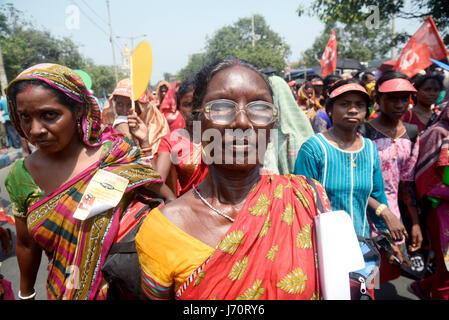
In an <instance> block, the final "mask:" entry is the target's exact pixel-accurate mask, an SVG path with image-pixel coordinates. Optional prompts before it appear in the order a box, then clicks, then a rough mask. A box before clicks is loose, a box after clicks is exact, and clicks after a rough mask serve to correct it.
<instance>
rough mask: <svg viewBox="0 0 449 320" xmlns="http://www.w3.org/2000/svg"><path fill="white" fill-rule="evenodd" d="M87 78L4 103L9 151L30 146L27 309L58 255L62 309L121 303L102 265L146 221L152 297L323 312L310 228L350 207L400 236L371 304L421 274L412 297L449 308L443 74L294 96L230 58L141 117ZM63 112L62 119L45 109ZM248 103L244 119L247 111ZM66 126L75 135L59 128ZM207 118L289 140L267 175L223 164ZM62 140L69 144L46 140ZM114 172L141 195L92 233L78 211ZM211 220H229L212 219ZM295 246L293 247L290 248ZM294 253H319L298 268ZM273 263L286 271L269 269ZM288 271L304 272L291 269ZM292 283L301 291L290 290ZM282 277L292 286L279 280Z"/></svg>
mask: <svg viewBox="0 0 449 320" xmlns="http://www.w3.org/2000/svg"><path fill="white" fill-rule="evenodd" d="M214 68H215V69H214ZM71 76H73V74H72V71H71V70H70V69H68V68H65V67H61V66H59V67H58V66H54V65H38V66H35V67H33V68H30V69H27V70H25V71H24V72H22V74H21V75H19V76H18V77H17V78H16V79H15V80H13V81H12V82H11V84H10V85H9V87H8V91H7V96H8V104H9V106H8V108H6V106H3V104H2V114H4V113H5V114H6V117H4V118H3V117H2V118H0V120H1V122H2V125H1V127H0V135H1V137H0V139H1V140H0V143H1V144H2V145H1V146H0V147H1V148H2V149H4V148H7V146H8V143H7V139H6V138H5V137H9V140H10V142H9V143H10V144H11V145H12V146H14V147H15V148H19V147H21V146H22V143H23V148H24V150H25V147H27V152H26V154H25V155H26V156H27V157H25V158H22V159H20V160H18V161H17V162H16V163H15V164H14V166H13V168H12V169H11V171H10V173H9V175H8V178H7V180H6V181H5V186H6V189H7V190H8V192H9V195H10V198H11V202H12V205H13V206H12V207H13V213H14V216H15V223H16V229H17V247H16V248H17V249H16V250H17V258H18V262H19V267H20V274H21V277H20V279H21V280H20V292H19V298H23V299H33V298H34V297H35V294H36V293H35V291H34V289H33V288H34V281H35V278H36V273H37V269H38V266H39V263H40V258H41V254H42V252H45V253H46V254H47V255H48V256H49V258H50V259H51V260H50V261H51V264H50V268H49V276H48V280H47V290H48V292H47V295H48V297H49V299H103V298H111V297H112V296H113V295H114V294H116V295H117V296H120V293H119V292H113V290H112V287H111V286H110V283H109V289H108V281H107V280H105V279H104V278H103V279H102V278H101V275H100V273H99V272H98V270H100V269H98V268H99V266H101V265H103V264H104V263H105V258H104V257H105V256H106V254H107V252H108V250H110V248H111V247H113V244H114V243H117V242H120V241H121V239H123V238H122V237H120V235H121V234H126V233H127V231H126V230H125V229H126V228H127V227H126V226H125V223H124V222H122V221H126V219H125V218H124V217H126V216H127V214H129V213H130V212H133V213H135V212H141V211H142V210H143V209H145V210H146V211H145V214H142V215H141V216H140V218H139V219H137V220H138V221H136V222H135V223H139V225H140V223H141V222H142V221H143V224H142V227H141V228H140V231H139V233H138V234H137V237H136V247H137V254H138V256H139V263H140V268H141V271H142V274H141V276H140V277H139V283H140V284H141V290H142V296H145V297H147V298H153V299H166V298H173V297H177V298H186V299H209V298H219V299H227V298H242V299H245V298H251V297H253V298H254V297H260V296H262V295H264V294H265V295H264V297H265V298H268V299H276V298H278V299H286V298H288V297H293V296H289V295H288V294H287V293H288V292H289V290H290V293H291V292H294V294H296V296H294V297H295V298H301V299H313V298H315V299H319V298H320V296H319V291H318V290H319V285H318V284H317V283H314V285H310V283H311V282H312V281H315V282H316V281H318V280H317V279H318V276H317V272H318V271H317V269H316V268H315V263H316V260H315V259H316V258H315V257H314V254H313V253H314V252H316V251H314V250H316V244H315V241H314V240H313V237H312V238H311V237H310V233H311V232H312V234H314V231H313V230H314V229H313V228H314V227H313V219H311V217H313V215H316V214H317V213H320V212H326V211H330V210H334V211H335V210H345V211H346V212H347V213H348V214H350V216H351V219H352V221H353V224H354V229H355V231H356V234H357V236H360V237H363V238H370V239H376V238H379V237H380V236H382V235H383V236H386V237H387V238H388V241H389V244H390V246H388V249H386V250H380V251H379V252H380V261H379V272H378V278H377V280H374V279H370V282H372V283H370V286H369V289H370V290H371V291H370V295H371V298H374V291H373V285H374V282H375V281H380V283H384V282H387V281H391V280H393V279H395V278H397V277H399V276H400V275H401V274H406V275H408V276H411V277H413V278H414V279H416V281H414V282H413V283H412V285H411V287H410V290H411V291H412V292H413V293H414V294H415V295H417V296H418V297H419V298H421V299H426V300H428V299H445V300H447V299H449V271H448V270H449V255H448V254H449V251H448V250H449V219H448V217H447V212H448V211H447V210H448V209H447V208H446V207H447V206H449V194H448V192H447V190H449V189H448V188H447V184H449V169H448V170H446V168H447V166H449V155H448V145H449V144H448V142H449V140H448V139H449V135H448V133H449V131H448V130H449V109H448V108H446V105H447V104H448V102H449V94H448V93H449V90H447V88H448V81H449V77H448V76H447V74H446V73H444V72H442V71H439V70H438V69H430V68H429V69H426V70H423V72H421V73H419V74H418V75H416V76H415V77H413V78H412V79H409V78H408V77H407V76H406V75H404V74H402V73H401V72H398V71H394V70H390V71H385V72H380V71H378V70H375V71H373V72H367V71H365V72H360V73H357V74H353V75H337V74H331V75H328V76H327V77H325V78H324V79H323V78H321V77H319V76H315V77H313V78H312V79H310V80H305V81H301V82H297V81H295V80H293V81H290V82H286V81H285V80H284V79H283V78H281V77H279V76H276V75H268V76H267V75H263V74H261V73H260V71H259V70H257V69H256V68H255V67H253V66H250V65H249V64H248V65H246V64H244V62H242V61H237V62H236V61H225V62H222V63H221V64H220V63H218V64H216V65H214V66H213V67H209V69H207V68H205V69H203V70H202V71H201V72H199V73H198V74H197V75H196V76H195V78H193V79H187V80H184V81H176V82H173V83H171V84H170V83H168V82H166V81H161V82H160V83H159V84H158V86H157V89H156V93H155V95H154V96H153V94H152V93H151V91H149V90H148V91H146V92H145V93H144V94H143V95H142V96H141V97H139V99H137V100H136V101H134V103H132V102H131V100H130V98H131V83H130V79H123V80H121V81H120V82H119V83H118V84H117V86H116V88H115V89H114V91H113V92H112V94H111V95H110V97H109V99H108V101H107V102H106V103H105V105H104V107H103V108H102V110H100V108H99V106H98V103H97V102H96V100H95V99H94V97H93V96H92V95H91V93H90V92H89V91H88V90H87V89H86V88H85V87H84V85H83V84H82V82H81V83H80V82H76V81H73V80H72V78H70V77H71ZM230 79H231V80H232V79H234V81H237V82H235V83H233V82H232V81H231V80H230ZM238 81H241V82H238ZM235 87H239V88H240V90H241V91H239V90H236V89H235ZM223 88H224V89H223ZM220 90H221V91H220ZM257 90H258V91H257ZM255 92H256V93H255ZM253 96H254V97H253ZM256 96H257V97H256ZM49 101H50V102H51V103H53V104H54V105H57V108H56V109H57V110H56V109H55V110H44V109H45V108H43V107H41V105H45V104H43V102H46V103H47V106H48V105H49V103H50V102H49ZM260 101H262V102H260ZM253 102H257V103H259V105H255V104H253ZM240 104H241V105H244V107H242V108H243V109H244V110H245V112H244V113H240V112H237V111H236V108H237V106H238V105H240ZM66 106H68V107H67V108H68V109H70V112H66V111H64V110H65V109H64V108H66ZM58 108H59V109H58ZM67 108H66V109H67ZM262 110H265V111H262ZM8 111H9V116H10V117H11V119H9V118H8ZM64 112H65V113H64ZM226 112H227V113H226ZM262 112H265V113H264V114H263V115H264V116H265V114H266V115H267V116H266V117H267V118H266V119H265V118H264V116H262ZM66 113H67V114H66ZM56 114H59V115H60V117H62V116H65V117H66V118H65V121H66V123H65V124H61V123H60V124H58V125H56V124H54V123H50V122H51V121H52V117H53V118H54V117H57V115H56ZM229 114H230V115H231V116H227V115H229ZM229 117H230V118H229ZM38 119H41V120H38ZM72 120H73V121H72ZM39 121H40V122H39ZM195 121H201V124H202V126H204V127H205V128H215V129H218V130H224V128H232V129H235V128H242V129H248V128H251V129H256V131H257V130H258V129H259V128H271V129H277V136H276V138H277V140H274V139H273V138H272V139H271V140H270V142H269V143H268V145H267V146H266V150H267V151H266V154H265V160H264V161H263V162H262V163H258V164H257V165H256V166H254V167H252V166H249V165H247V166H245V165H241V166H239V165H238V164H232V165H230V166H229V167H227V166H226V165H222V166H218V165H209V164H206V161H205V156H204V142H203V141H201V135H199V138H200V139H198V136H196V135H195V134H194V123H195ZM51 126H54V127H52V128H50V127H51ZM58 126H59V127H58ZM14 128H15V129H14ZM13 130H14V132H15V133H14V132H13ZM39 130H41V131H42V132H41V131H39ZM52 130H53V131H52ZM48 132H50V133H51V132H57V134H56V133H55V134H54V137H56V138H54V140H52V141H47V140H46V139H47V138H45V137H48V136H49V133H48ZM6 133H7V134H8V135H6ZM19 135H20V136H21V137H22V139H21V140H20V137H19ZM39 137H41V138H39ZM80 137H81V138H80ZM30 138H31V139H30ZM27 139H28V140H27ZM48 139H50V138H48ZM29 140H32V141H29ZM30 142H32V143H30ZM19 144H20V145H19ZM69 147H70V148H69ZM258 147H259V148H260V146H258ZM36 148H37V149H36ZM36 150H38V151H36ZM33 151H34V152H33ZM48 168H51V169H48ZM55 168H56V169H55ZM98 168H106V169H108V170H110V171H111V172H114V173H116V174H118V175H121V176H126V177H127V179H129V180H130V183H129V184H128V187H127V189H126V191H125V195H124V196H123V198H122V199H121V200H120V204H119V205H117V206H116V207H114V208H112V209H110V210H106V211H105V212H106V213H105V214H104V215H103V214H102V215H97V216H95V217H93V218H90V219H87V220H83V221H82V222H81V223H79V221H75V220H76V219H74V218H73V212H74V211H75V210H76V208H77V205H78V203H79V202H80V201H81V195H82V194H83V192H84V191H85V190H86V186H87V185H88V184H89V182H90V181H91V179H92V176H93V175H94V174H95V173H96V172H97V170H98ZM131 169H132V170H133V171H132V174H130V173H129V172H130V170H131ZM256 169H257V170H259V169H261V170H260V172H263V173H264V174H262V175H260V174H259V173H256V172H255V171H256ZM49 170H51V178H49V177H48V176H47V175H48V174H49V173H50V171H49ZM242 172H244V174H242ZM258 172H259V171H258ZM233 177H235V179H234V180H233V179H232V178H233ZM243 181H244V183H243ZM233 184H235V186H234V185H233ZM225 186H226V187H225ZM292 186H293V188H292ZM289 188H292V189H291V192H290V191H289V190H290V189H289ZM295 194H296V195H295ZM155 199H159V200H160V202H157V201H156V202H155ZM229 204H231V206H230V205H229ZM217 207H218V208H219V209H217ZM151 208H154V209H153V210H152V211H151V210H150V209H151ZM189 208H190V209H189ZM268 208H269V209H268ZM210 210H212V211H213V212H214V214H218V215H219V218H221V219H223V221H218V222H216V221H210V213H208V214H206V213H205V212H206V211H210ZM142 212H143V211H142ZM239 212H240V213H239ZM267 212H271V213H270V214H268V215H267ZM275 212H278V213H279V217H278V216H277V215H276V214H275ZM180 213H181V214H180ZM237 214H238V215H237ZM254 216H256V217H258V218H260V219H259V220H257V219H253V217H254ZM294 217H295V218H294ZM262 218H263V219H262ZM275 219H279V221H283V222H279V223H278V222H277V221H275ZM234 220H235V222H234ZM304 221H306V222H307V223H306V222H304ZM278 224H279V226H278ZM198 225H199V226H201V225H204V226H207V228H203V229H201V230H199V227H198ZM285 225H288V226H289V228H287V229H285V228H284V227H285ZM128 227H129V226H128ZM97 228H98V230H96V229H97ZM205 229H207V230H205ZM271 229H273V230H271ZM61 230H63V231H64V232H61ZM268 230H271V231H270V233H269V231H268ZM0 231H1V233H0V236H1V239H2V247H3V248H5V246H6V244H7V241H8V240H7V237H6V231H2V229H0ZM281 233H282V234H289V235H290V233H291V235H292V236H291V237H290V238H289V237H283V239H284V240H282V241H281V238H282V237H281V236H280V234H281ZM243 234H244V235H245V236H243ZM298 234H299V235H301V236H299V235H298ZM192 235H193V236H192ZM265 235H266V236H265ZM296 235H298V236H297V238H295V237H296ZM302 235H304V238H303V237H302ZM264 236H265V237H264ZM243 238H244V239H245V241H243ZM261 238H263V239H264V240H263V241H262V240H260V239H261ZM288 238H289V239H295V241H285V239H288ZM87 239H101V241H99V242H98V243H93V241H88V240H87ZM246 239H248V240H246ZM249 241H252V242H251V243H249ZM227 242H229V243H227ZM241 244H242V245H241ZM243 244H244V245H243ZM4 245H5V246H4ZM295 246H297V247H299V248H301V250H304V252H302V251H301V253H300V254H298V256H296V254H294V255H292V257H290V256H289V252H291V250H293V249H292V248H293V247H295ZM310 248H313V250H312V251H308V250H307V249H310ZM262 249H263V250H265V249H266V250H265V251H263V250H262ZM216 252H217V253H216ZM290 255H291V254H290ZM230 257H232V259H231V258H230ZM264 259H268V260H270V261H271V262H273V265H274V266H275V267H272V269H268V267H266V268H267V269H265V268H258V267H257V266H258V265H260V264H261V261H265V260H264ZM281 259H282V260H281ZM301 259H304V261H306V262H302V263H299V262H298V261H299V260H301ZM278 261H279V262H278ZM282 261H283V263H282ZM206 263H207V265H206ZM289 263H290V264H291V265H295V266H296V264H298V265H301V268H299V267H297V268H296V269H292V270H290V269H289V270H287V269H286V268H288V267H287V265H289ZM73 265H76V267H77V268H79V269H81V270H82V272H84V273H82V274H80V277H81V281H82V286H81V287H76V288H74V287H67V284H66V281H67V276H66V273H67V269H68V268H69V267H70V266H73ZM221 268H222V269H223V270H224V269H226V268H228V269H226V270H232V271H231V272H230V273H229V274H225V273H223V272H222V270H221ZM275 268H276V270H277V271H276V272H274V271H272V270H274V269H275ZM245 270H246V271H245ZM267 270H268V271H267ZM245 272H246V273H245ZM99 275H100V276H99ZM286 275H290V276H291V277H293V278H298V279H299V280H298V282H297V283H295V284H291V283H289V282H288V281H287V280H286V278H284V276H286ZM270 277H272V278H273V279H276V282H277V284H276V283H275V284H274V285H273V284H271V285H269V284H267V282H263V281H265V280H266V279H269V278H270ZM304 277H305V278H307V277H308V279H309V280H307V283H308V285H307V286H306V285H305V284H304V283H305V282H304V281H305V280H304ZM313 279H314V280H313ZM273 281H274V280H273ZM268 282H269V281H268ZM261 283H264V285H262V284H261ZM273 283H274V282H273ZM290 286H291V287H292V288H290ZM295 286H297V287H295ZM302 286H303V287H302ZM67 288H68V289H67ZM351 290H355V291H354V292H356V291H357V290H358V288H357V287H354V288H352V287H351ZM286 292H287V293H286ZM0 294H1V292H0Z"/></svg>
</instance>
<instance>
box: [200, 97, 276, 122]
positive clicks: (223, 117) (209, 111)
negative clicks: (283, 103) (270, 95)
mask: <svg viewBox="0 0 449 320" xmlns="http://www.w3.org/2000/svg"><path fill="white" fill-rule="evenodd" d="M194 112H195V113H198V112H204V114H205V115H206V118H208V119H209V120H211V121H212V122H214V123H216V124H220V125H228V124H231V123H232V122H233V121H234V119H235V117H236V116H237V113H239V112H245V113H246V115H247V117H248V119H249V121H251V123H253V124H254V125H256V126H266V125H268V124H270V123H272V122H274V121H276V117H277V113H278V112H277V109H276V108H275V106H274V105H273V104H272V103H269V102H266V101H253V102H250V103H248V104H247V105H246V107H245V108H244V109H238V108H237V103H236V102H235V101H232V100H227V99H219V100H213V101H209V102H208V103H206V104H205V105H204V107H203V108H201V109H200V110H195V111H194Z"/></svg>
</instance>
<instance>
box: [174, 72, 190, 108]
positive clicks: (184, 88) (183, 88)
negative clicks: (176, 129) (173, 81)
mask: <svg viewBox="0 0 449 320" xmlns="http://www.w3.org/2000/svg"><path fill="white" fill-rule="evenodd" d="M192 91H193V79H186V80H184V81H183V82H181V84H180V85H179V88H178V91H177V92H176V108H177V109H179V107H180V106H181V99H182V97H183V96H184V95H186V94H187V93H189V92H192Z"/></svg>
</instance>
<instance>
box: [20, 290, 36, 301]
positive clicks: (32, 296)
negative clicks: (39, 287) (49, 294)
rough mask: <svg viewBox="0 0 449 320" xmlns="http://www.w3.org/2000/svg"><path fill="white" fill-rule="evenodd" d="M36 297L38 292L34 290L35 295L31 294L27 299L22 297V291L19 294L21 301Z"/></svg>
mask: <svg viewBox="0 0 449 320" xmlns="http://www.w3.org/2000/svg"><path fill="white" fill-rule="evenodd" d="M35 296H36V290H34V289H33V293H32V294H30V295H29V296H27V297H22V294H21V292H20V290H19V293H18V297H19V299H20V300H29V299H33V298H34V297H35Z"/></svg>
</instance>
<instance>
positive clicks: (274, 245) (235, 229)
mask: <svg viewBox="0 0 449 320" xmlns="http://www.w3.org/2000/svg"><path fill="white" fill-rule="evenodd" d="M308 180H309V182H310V183H309V182H308ZM308 180H306V178H305V177H303V176H294V175H288V176H267V175H264V176H262V178H261V180H260V182H259V183H258V184H257V185H256V186H255V187H254V189H253V191H252V192H250V194H249V196H248V198H247V200H246V203H245V205H244V206H243V208H242V210H241V212H239V214H238V216H237V218H236V220H235V221H234V223H233V224H232V226H231V228H230V229H229V230H228V232H227V233H226V235H225V236H224V238H223V239H222V240H221V242H220V243H219V244H218V246H217V248H216V249H215V251H214V253H213V254H212V255H211V256H210V257H209V258H208V259H207V261H206V262H204V263H203V265H201V266H200V268H198V269H197V270H196V271H195V272H194V273H193V274H192V275H191V276H190V277H189V279H187V281H186V282H185V283H184V284H183V285H182V286H181V287H180V288H179V289H178V291H177V292H176V298H177V299H186V300H197V299H199V300H205V299H219V300H228V299H237V300H253V299H268V300H285V299H303V300H309V299H320V297H321V294H320V287H319V275H318V262H317V246H316V240H315V222H314V217H315V216H316V215H318V214H319V213H320V211H330V203H329V201H328V199H327V195H326V192H325V190H324V188H323V187H322V186H321V185H320V184H319V183H318V182H316V181H312V179H308ZM318 197H319V202H320V203H321V206H320V205H317V202H318V200H317V198H318ZM318 207H321V208H320V209H318Z"/></svg>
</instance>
